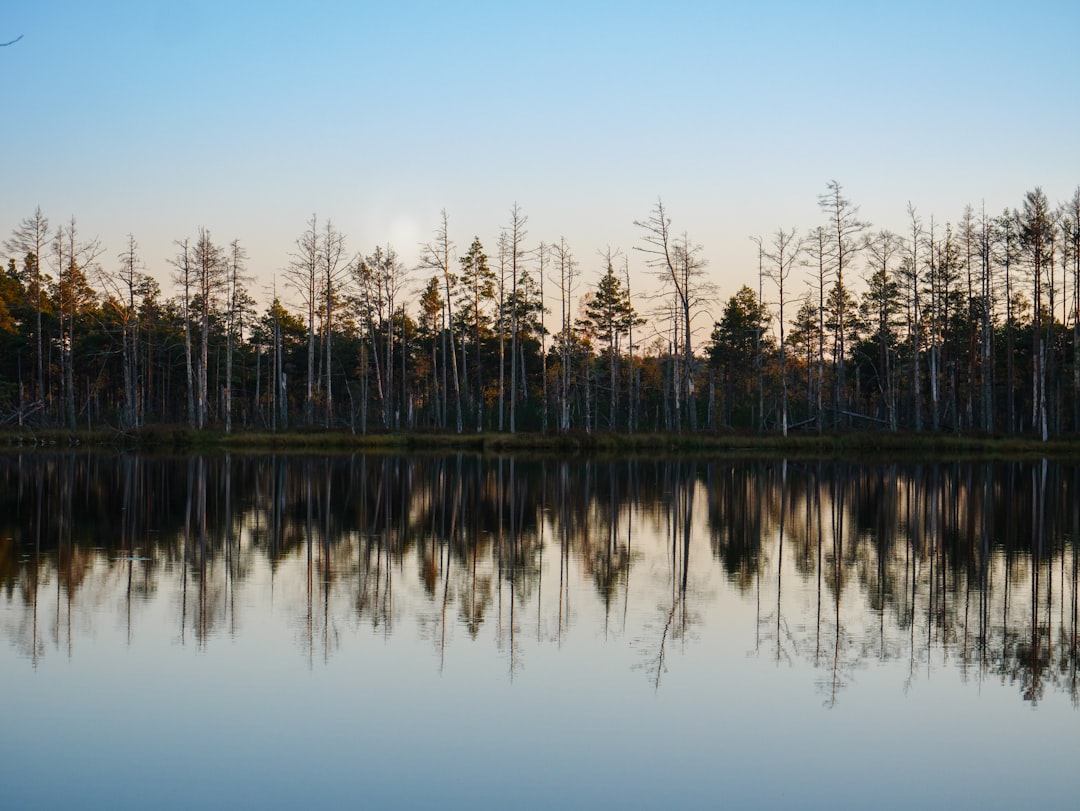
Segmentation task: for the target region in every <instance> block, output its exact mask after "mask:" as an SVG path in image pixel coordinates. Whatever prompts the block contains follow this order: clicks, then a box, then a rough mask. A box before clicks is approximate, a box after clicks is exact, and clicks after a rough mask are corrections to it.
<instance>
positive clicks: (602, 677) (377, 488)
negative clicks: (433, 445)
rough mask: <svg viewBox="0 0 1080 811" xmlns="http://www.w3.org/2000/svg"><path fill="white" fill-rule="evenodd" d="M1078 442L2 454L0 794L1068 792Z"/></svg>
mask: <svg viewBox="0 0 1080 811" xmlns="http://www.w3.org/2000/svg"><path fill="white" fill-rule="evenodd" d="M1078 537H1080V468H1078V467H1075V466H1068V465H1060V464H1047V463H1040V462H1036V463H1022V464H1021V463H1010V464H1004V463H1002V464H975V465H967V464H950V465H921V466H920V465H906V464H905V465H854V464H832V463H821V464H816V463H803V462H800V463H794V462H768V463H733V462H705V461H700V460H699V461H696V462H686V461H674V460H636V461H629V460H617V461H607V460H592V461H589V460H572V461H566V462H563V461H558V460H555V461H551V460H548V461H535V460H526V459H513V458H504V459H492V458H483V459H481V458H477V457H473V456H450V457H429V456H423V457H411V458H405V457H394V456H360V455H357V456H352V457H349V456H342V457H332V458H323V457H318V458H316V457H301V456H276V457H271V456H249V455H244V456H231V457H230V456H225V455H221V456H206V457H156V456H155V457H149V456H129V455H101V454H66V455H65V454H23V455H11V454H9V455H0V638H2V640H3V644H2V645H0V673H2V674H3V681H2V688H3V700H2V702H0V708H2V709H0V724H2V729H3V731H4V734H3V735H2V736H0V806H2V807H4V808H35V807H44V808H52V807H76V806H78V807H88V806H89V807H103V808H104V807H108V808H116V807H130V808H151V807H185V808H187V807H228V806H243V807H285V808H295V807H386V806H393V807H426V808H432V807H447V808H457V807H469V808H474V807H492V808H512V807H540V808H551V807H559V808H568V807H575V808H576V807H621V808H649V809H658V808H670V807H739V808H741V807H749V806H758V807H776V806H788V807H799V808H807V807H820V808H835V807H839V808H847V807H895V808H913V807H956V808H988V807H993V808H1017V807H1029V808H1033V807H1039V808H1073V807H1075V802H1076V800H1075V797H1076V796H1077V790H1078V789H1080V778H1078V777H1077V772H1076V764H1077V762H1078V758H1080V711H1078V701H1080V679H1078V671H1077V665H1078V657H1077V652H1078V640H1080V628H1078V600H1077V597H1078V583H1080V569H1078V564H1080V558H1078V557H1077V538H1078Z"/></svg>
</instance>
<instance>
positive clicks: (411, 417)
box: [0, 181, 1080, 440]
mask: <svg viewBox="0 0 1080 811" xmlns="http://www.w3.org/2000/svg"><path fill="white" fill-rule="evenodd" d="M818 204H819V210H820V215H821V221H820V224H819V225H816V226H814V227H812V228H810V229H808V230H802V231H800V230H799V229H796V228H794V227H791V228H788V227H781V228H778V229H776V231H774V232H773V233H771V234H768V235H763V236H753V237H752V239H753V240H754V242H755V244H756V246H757V256H758V261H757V267H756V268H751V269H749V270H748V272H747V277H746V282H747V283H746V284H744V285H743V286H742V287H741V288H740V289H739V290H738V291H737V292H736V293H735V294H734V295H732V296H731V297H730V298H728V299H727V300H726V301H722V300H720V299H719V296H718V292H717V287H716V284H715V283H714V281H713V280H712V279H710V276H709V274H708V271H707V263H706V261H705V258H704V254H703V247H702V246H701V245H699V244H697V243H695V242H694V241H693V240H692V239H691V238H690V236H689V235H687V234H686V233H685V232H681V231H679V230H678V229H677V226H675V225H673V222H674V219H673V217H672V215H671V214H670V212H669V210H668V209H667V207H666V206H665V205H664V203H663V201H662V200H657V202H656V203H655V205H654V206H653V208H652V209H651V210H650V211H649V212H648V214H647V215H646V216H645V217H644V218H642V219H641V220H639V221H636V222H635V223H634V225H635V226H636V227H637V230H638V234H639V241H638V244H636V245H633V246H630V247H629V249H628V250H626V251H623V250H612V249H608V250H606V251H604V252H603V253H602V254H601V256H600V257H599V258H598V259H593V258H590V259H589V260H588V261H584V260H582V259H580V258H579V257H578V256H576V255H575V254H574V252H573V250H572V249H571V246H570V245H568V244H567V243H566V241H565V240H559V241H557V242H553V243H545V242H539V243H536V242H531V241H530V240H529V236H528V217H527V215H526V214H525V213H524V212H523V211H522V209H521V208H520V207H519V206H518V205H517V204H514V205H513V206H512V207H511V209H510V211H509V217H508V221H507V222H506V223H505V224H504V225H503V226H502V227H500V228H499V230H498V238H497V240H496V242H495V244H494V245H487V246H485V245H484V244H483V243H482V242H481V240H480V239H479V238H478V237H476V238H473V239H472V240H471V241H470V243H469V245H468V247H467V249H461V250H459V248H458V247H457V246H456V244H455V242H454V240H453V239H452V235H451V231H450V225H449V218H448V216H447V214H446V212H445V211H444V212H443V213H442V215H441V219H440V224H439V227H438V228H437V229H436V230H435V232H434V233H433V234H432V237H431V241H430V242H429V243H427V244H425V245H423V246H422V249H421V259H420V261H419V263H418V265H417V266H415V267H408V266H406V265H405V263H404V262H403V261H402V260H401V259H400V257H399V255H398V253H397V252H396V251H395V249H394V247H393V246H391V245H381V246H378V247H376V248H375V249H374V250H372V251H371V252H370V253H363V252H357V253H353V252H351V251H350V249H349V248H348V246H347V239H346V235H345V234H344V233H343V232H342V231H341V230H340V229H339V228H338V227H337V226H336V225H335V224H334V223H333V222H332V221H331V220H329V219H323V220H321V219H319V218H318V217H317V216H315V215H312V217H311V218H310V220H308V222H307V223H306V224H305V225H304V226H303V227H302V230H300V233H299V236H298V237H297V238H296V240H295V243H294V249H293V251H292V252H291V253H290V256H288V257H287V258H284V259H283V263H282V267H283V270H282V271H281V272H280V274H279V275H278V277H277V278H276V281H275V294H274V296H273V300H272V301H271V303H270V304H269V305H268V306H266V307H265V308H264V309H261V310H260V309H259V305H258V304H257V302H256V301H255V299H254V297H253V294H252V289H251V285H252V284H253V277H252V275H251V274H250V270H249V268H248V264H247V255H246V251H245V248H244V245H243V244H242V242H241V241H240V240H238V239H233V240H231V241H228V242H222V241H218V240H217V239H216V238H213V237H212V235H211V232H210V231H209V230H207V229H205V228H200V229H199V230H198V232H197V233H195V234H193V235H190V236H187V237H183V238H180V239H177V240H176V241H175V243H174V247H175V253H174V255H173V256H172V257H171V259H170V260H169V274H168V282H167V287H165V288H163V287H162V283H161V282H160V281H158V278H157V277H155V275H153V274H151V273H150V272H149V271H148V269H147V258H146V257H144V256H143V255H142V254H141V253H140V249H139V244H138V241H137V239H136V237H135V236H134V235H131V236H129V237H128V239H127V242H126V244H125V245H124V246H123V249H122V250H121V251H120V252H119V253H118V254H116V255H115V256H109V255H108V254H107V252H106V248H105V247H104V246H103V245H102V244H101V243H100V241H99V240H97V239H93V238H87V237H86V236H84V235H83V234H82V233H80V231H79V229H78V224H77V222H76V219H75V218H74V217H73V218H71V219H70V220H68V221H66V222H64V223H62V224H60V225H58V226H56V227H53V226H52V225H51V223H50V220H49V218H48V217H47V216H46V215H45V214H44V213H43V212H42V211H41V210H40V208H38V209H36V210H35V211H34V212H33V213H32V214H30V215H29V216H27V217H26V218H25V219H23V220H22V221H21V222H19V223H17V224H15V225H14V227H13V228H12V230H11V232H10V235H9V236H8V237H7V238H6V239H5V240H4V241H3V247H4V249H5V251H6V258H7V261H6V263H5V264H4V266H3V268H2V270H0V425H2V426H6V427H12V426H23V427H27V426H29V427H31V428H35V427H41V428H45V427H56V428H66V429H69V430H76V429H90V430H93V429H106V428H110V429H113V430H120V431H134V430H138V429H140V428H144V427H149V426H154V425H186V426H188V427H189V428H191V429H195V430H203V429H213V430H223V431H226V432H232V431H285V430H290V429H313V428H322V429H336V430H347V431H351V432H352V433H361V434H364V433H369V432H399V431H441V432H457V433H462V432H466V431H467V432H482V431H499V432H518V431H529V432H545V433H549V432H612V433H615V432H618V433H634V432H676V433H683V432H706V431H707V432H721V431H727V432H740V433H775V434H780V435H783V436H787V435H788V434H789V432H821V433H825V432H827V433H839V432H848V431H890V432H899V431H904V432H915V433H918V432H949V433H955V434H973V435H974V434H978V435H987V436H991V435H1016V434H1023V435H1028V436H1032V437H1036V438H1039V439H1042V440H1047V439H1049V438H1051V437H1060V436H1063V435H1067V434H1071V433H1075V432H1076V431H1077V430H1078V428H1080V357H1078V354H1077V347H1078V346H1080V317H1078V312H1080V187H1078V188H1077V190H1076V192H1075V193H1074V194H1073V196H1072V197H1071V198H1070V199H1069V200H1068V201H1066V202H1063V203H1060V204H1051V202H1050V201H1049V200H1048V199H1047V197H1046V195H1045V193H1044V192H1043V191H1042V189H1041V188H1038V187H1036V188H1034V189H1033V190H1032V191H1029V192H1027V193H1026V194H1025V195H1024V197H1023V200H1021V201H1020V206H1019V207H1018V208H1015V209H1006V210H1004V211H1001V212H999V213H996V214H991V213H988V212H986V211H985V210H980V211H976V210H974V209H973V208H972V207H971V206H967V207H965V209H964V210H963V212H962V213H961V215H960V217H959V218H958V219H957V220H956V221H955V222H951V221H947V222H944V223H942V222H940V221H938V220H937V219H936V218H935V217H934V216H932V215H924V214H922V213H920V212H919V211H918V210H917V209H916V208H915V207H914V206H912V205H911V204H910V203H909V204H908V206H907V218H906V226H905V228H904V229H903V232H902V233H897V232H894V231H891V230H888V229H875V228H874V227H873V226H872V225H871V224H870V223H867V222H864V221H862V220H861V219H860V216H859V207H858V206H857V205H856V204H855V203H853V202H852V201H851V200H849V199H848V198H847V197H846V196H845V194H844V190H843V188H842V186H841V185H840V184H839V183H837V182H835V181H832V182H830V183H829V184H827V186H826V190H825V191H824V192H823V193H822V194H821V195H820V196H819V198H818ZM632 262H633V263H634V265H635V266H642V265H643V266H646V267H647V268H648V270H649V272H650V278H651V279H652V280H654V282H655V284H654V286H653V287H652V289H649V290H645V291H642V290H637V289H634V290H633V291H632V290H631V263H632ZM594 268H595V269H594ZM717 313H718V314H719V318H716V317H715V314H717Z"/></svg>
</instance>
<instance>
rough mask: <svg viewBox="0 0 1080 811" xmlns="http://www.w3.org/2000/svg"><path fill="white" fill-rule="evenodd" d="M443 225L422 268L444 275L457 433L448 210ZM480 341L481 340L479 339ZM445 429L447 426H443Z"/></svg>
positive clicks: (458, 405) (458, 385) (427, 247)
mask: <svg viewBox="0 0 1080 811" xmlns="http://www.w3.org/2000/svg"><path fill="white" fill-rule="evenodd" d="M441 220H442V221H441V223H440V224H439V228H438V229H437V230H436V231H435V241H434V242H429V243H427V244H426V245H424V246H423V248H422V249H421V254H420V267H422V268H427V269H430V270H434V271H436V272H438V273H440V274H441V275H442V280H443V284H444V285H445V287H446V302H445V303H446V324H447V327H448V329H449V331H450V368H451V373H452V374H453V383H454V406H455V417H456V425H457V432H458V433H459V434H460V433H461V430H462V414H461V377H460V375H459V374H458V362H457V344H456V342H455V338H454V313H453V309H452V307H453V300H454V294H453V286H454V281H455V280H454V276H453V274H451V272H450V253H451V251H453V248H454V243H453V242H451V241H450V229H449V225H448V222H447V217H446V209H445V208H444V209H443V210H442V212H441ZM478 340H479V338H478ZM443 427H445V425H444V426H443Z"/></svg>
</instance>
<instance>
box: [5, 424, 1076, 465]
mask: <svg viewBox="0 0 1080 811" xmlns="http://www.w3.org/2000/svg"><path fill="white" fill-rule="evenodd" d="M0 447H2V448H3V449H4V450H6V451H11V450H16V449H19V450H27V449H42V450H62V449H74V448H82V449H100V450H125V451H129V450H134V451H166V452H169V451H172V452H199V451H207V452H217V451H220V452H226V451H230V452H236V451H244V452H279V451H285V452H291V453H311V452H319V453H341V452H348V453H354V452H382V453H429V452H463V451H464V452H469V453H480V454H486V453H496V454H504V453H521V454H543V455H547V454H574V455H578V454H580V455H597V454H600V455H620V456H626V455H637V454H648V455H665V456H667V455H678V456H686V457H697V456H703V455H706V456H716V455H721V456H743V457H746V456H768V457H772V458H783V457H801V458H837V459H844V458H856V459H878V460H881V459H889V458H896V459H902V460H905V461H911V460H912V458H929V459H934V460H938V461H940V460H948V459H972V458H975V459H997V458H1007V459H1016V458H1043V457H1047V458H1054V459H1070V458H1071V459H1078V460H1080V438H1078V437H1068V438H1063V439H1055V440H1050V441H1047V442H1042V441H1040V440H1038V439H1036V438H1033V437H1024V436H1011V437H1010V436H963V435H962V436H957V435H954V434H946V435H943V434H929V433H921V434H913V433H878V432H855V433H844V434H821V435H818V434H798V435H792V436H788V437H786V438H785V437H781V436H779V435H776V434H735V433H724V434H721V433H684V434H667V433H662V434H655V433H641V434H616V433H608V432H596V433H591V434H586V433H576V432H574V433H568V434H558V433H548V434H541V433H527V432H526V433H514V434H510V433H498V432H483V433H476V432H472V433H467V432H466V433H461V434H457V433H444V432H424V431H410V432H377V433H376V432H372V433H368V434H353V433H351V432H349V431H348V430H342V429H337V430H330V429H297V430H289V431H282V432H277V433H272V432H268V431H234V432H232V433H225V432H224V431H223V430H219V429H208V430H202V431H197V430H191V429H189V428H187V427H185V426H151V427H147V428H141V429H138V430H134V431H120V430H116V429H98V430H90V431H86V430H82V431H78V430H77V431H68V430H65V429H55V428H50V429H43V430H36V431H35V430H30V429H28V428H21V429H20V428H6V429H4V430H2V431H0Z"/></svg>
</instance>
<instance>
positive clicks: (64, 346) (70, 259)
mask: <svg viewBox="0 0 1080 811" xmlns="http://www.w3.org/2000/svg"><path fill="white" fill-rule="evenodd" d="M101 251H102V248H101V243H100V242H99V241H98V240H97V239H96V238H94V239H91V240H88V241H84V240H82V239H80V238H79V232H78V228H77V226H76V224H75V218H74V217H72V218H71V221H70V222H69V223H68V224H67V225H62V226H60V227H59V228H57V229H56V234H55V235H54V237H53V255H54V258H55V261H56V274H57V285H58V292H59V296H58V299H59V302H60V360H61V368H62V372H63V376H64V413H65V416H66V422H67V426H68V428H69V429H70V430H74V429H75V415H76V411H75V328H76V324H77V319H78V317H79V316H80V315H81V314H82V313H83V312H84V311H85V310H86V308H87V307H88V306H89V305H90V304H91V303H92V302H93V300H94V291H93V290H92V289H91V287H90V285H89V282H88V276H89V274H90V273H93V272H94V270H95V264H94V263H95V262H96V260H97V258H98V256H100V255H101Z"/></svg>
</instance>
